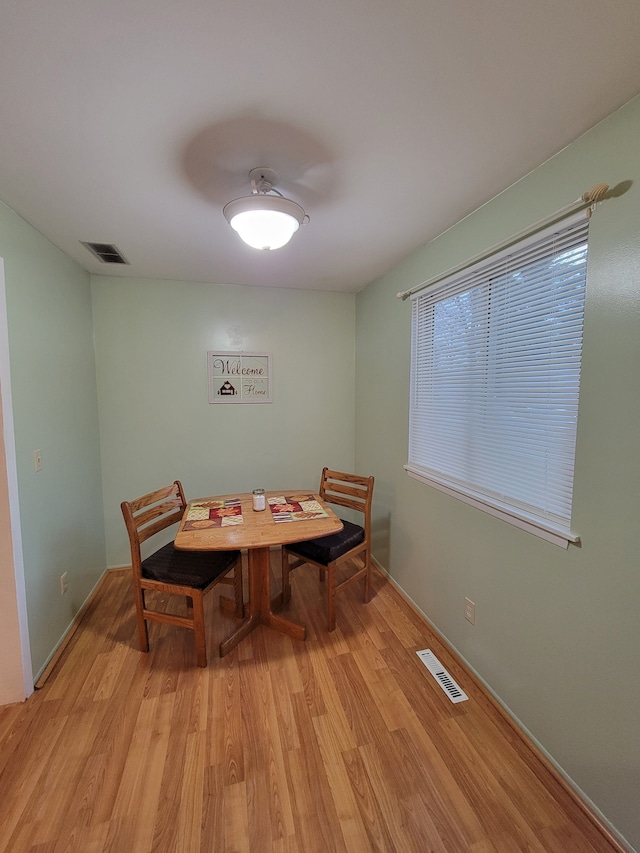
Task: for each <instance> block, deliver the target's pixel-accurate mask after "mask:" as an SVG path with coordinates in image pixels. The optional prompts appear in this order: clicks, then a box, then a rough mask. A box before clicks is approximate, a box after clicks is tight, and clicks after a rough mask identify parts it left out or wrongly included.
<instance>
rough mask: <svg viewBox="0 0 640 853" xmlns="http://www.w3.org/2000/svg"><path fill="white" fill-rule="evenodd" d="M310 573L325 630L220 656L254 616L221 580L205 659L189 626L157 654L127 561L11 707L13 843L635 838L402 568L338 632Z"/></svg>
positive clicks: (573, 843) (277, 846)
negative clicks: (437, 668) (439, 674)
mask: <svg viewBox="0 0 640 853" xmlns="http://www.w3.org/2000/svg"><path fill="white" fill-rule="evenodd" d="M278 561H279V554H278V553H277V552H274V553H273V555H272V565H273V567H274V574H276V575H277V569H276V568H275V567H276V566H277V564H278ZM276 583H277V581H274V585H275V584H276ZM291 583H292V600H291V603H290V605H289V606H288V608H287V611H288V613H289V614H290V615H291V617H292V618H296V619H298V620H300V621H301V622H303V623H304V624H306V626H307V632H308V639H307V641H306V642H298V641H295V640H291V639H289V638H288V637H286V636H283V635H281V634H278V633H276V632H274V631H271V630H269V629H266V628H262V627H260V628H258V629H257V630H256V631H254V632H253V633H252V634H251V635H250V636H249V637H248V638H247V639H245V640H244V641H243V642H242V643H241V644H240V645H239V646H238V648H237V649H235V650H234V651H233V652H232V653H231V654H230V655H228V656H227V657H226V658H224V659H220V658H219V657H218V654H217V644H218V643H219V641H220V640H221V639H222V638H223V637H224V636H226V635H227V634H228V633H230V631H231V630H232V628H233V625H234V624H235V620H234V619H233V617H231V616H229V615H227V614H223V613H221V612H219V609H218V600H217V594H215V593H214V595H210V596H209V601H208V604H207V608H208V609H207V611H206V612H207V620H208V622H207V625H208V628H210V630H209V636H208V656H209V665H208V667H207V668H206V669H199V668H198V667H196V666H195V652H194V645H193V636H192V635H191V633H189V632H186V631H184V630H181V629H180V628H175V627H172V626H168V625H160V624H152V625H150V641H151V652H150V654H148V655H144V654H142V653H141V652H140V651H138V648H137V640H136V626H135V618H134V612H133V601H132V593H131V587H130V580H129V574H128V573H117V572H111V573H109V574H108V576H107V578H106V579H105V581H104V582H103V584H102V585H101V587H100V589H99V592H98V594H97V595H96V596H95V597H94V600H93V601H92V603H91V605H90V606H89V608H88V609H87V613H86V615H85V617H84V619H83V621H82V624H81V626H80V628H79V629H78V631H77V632H76V633H75V635H74V637H73V638H72V640H71V642H70V643H69V645H68V647H67V648H66V649H65V651H64V653H63V654H62V656H61V657H60V660H59V661H58V662H57V664H56V666H55V668H54V670H53V672H52V674H51V675H50V677H49V678H48V680H47V681H46V683H45V685H44V687H43V688H42V689H41V690H39V691H37V692H36V693H35V694H34V695H33V696H32V697H30V698H29V699H28V700H27V702H25V703H23V704H21V705H13V706H9V707H7V708H3V709H0V851H2V853H5V851H6V853H76V851H77V853H103V851H114V853H146V851H160V853H196V852H197V853H199V851H212V853H232V851H233V853H242V851H249V853H302V851H304V853H316V851H317V853H330V851H335V853H368V851H384V853H387V851H389V852H391V851H394V852H395V853H414V851H415V853H429V851H431V853H518V851H529V853H542V851H545V853H612V851H615V850H618V851H619V850H620V847H619V846H618V845H616V844H615V843H613V842H611V841H610V840H608V839H607V837H606V834H605V833H604V832H601V831H599V829H598V828H597V826H596V825H595V824H594V823H593V822H592V821H590V820H589V819H588V818H587V817H586V816H585V814H584V813H583V811H582V810H581V809H580V808H579V807H578V806H577V805H576V803H575V802H574V801H573V800H572V798H571V797H569V796H568V794H567V793H566V791H565V790H564V789H563V786H562V785H560V784H559V783H558V781H557V780H556V779H555V778H554V777H553V775H552V774H551V773H549V772H548V770H547V769H546V767H545V765H544V764H542V763H541V762H540V761H538V760H537V758H536V756H535V754H534V753H533V752H532V751H531V750H530V749H529V747H528V746H527V744H526V743H525V742H524V741H523V740H522V739H521V738H520V737H518V736H517V735H516V733H515V732H514V730H513V729H512V728H511V727H510V726H509V725H507V724H506V723H505V721H504V719H503V718H502V716H501V714H500V713H498V711H497V710H496V709H495V708H494V706H493V705H492V703H491V702H490V701H489V700H488V698H487V697H486V696H485V695H484V694H483V692H482V691H481V690H479V689H478V688H477V687H476V686H475V684H474V683H473V681H472V680H471V679H470V677H469V676H468V675H467V674H466V673H465V671H464V670H463V669H462V668H461V667H460V666H459V665H458V664H457V662H456V661H455V660H454V659H453V658H452V657H451V655H450V654H449V653H448V651H447V649H446V648H445V647H444V646H443V645H442V644H441V642H440V641H439V640H438V638H437V636H435V635H434V634H433V633H432V632H431V630H430V629H429V627H428V626H427V625H426V624H425V623H424V621H423V620H422V619H421V618H420V617H419V616H418V615H417V614H416V613H415V612H414V611H413V610H412V609H411V608H410V607H409V606H408V605H407V604H406V603H405V602H404V601H403V599H402V598H401V597H400V595H399V594H398V592H397V591H396V590H395V589H394V588H393V587H392V585H391V584H389V583H388V582H387V581H386V579H385V578H384V577H383V576H382V575H380V574H375V575H374V597H373V599H372V601H371V602H370V603H369V604H368V605H364V604H362V602H361V594H362V591H361V589H360V586H359V585H358V586H354V587H351V588H349V589H348V590H346V591H345V592H344V593H343V594H342V596H341V597H340V598H339V600H338V617H337V628H336V630H335V632H334V633H332V634H328V633H327V631H326V628H325V615H324V608H323V599H322V596H321V587H320V585H319V584H318V578H317V574H316V573H315V572H314V571H313V570H311V569H309V567H304V568H301V569H297V570H296V571H295V572H294V573H292V575H291ZM223 594H226V590H223ZM425 648H430V649H432V650H433V651H434V653H435V654H436V655H437V656H438V658H439V659H440V661H441V663H442V664H443V665H444V666H445V667H446V668H447V669H448V670H449V672H450V673H451V675H452V676H453V677H454V678H455V679H456V680H457V681H458V683H459V684H460V686H461V687H462V689H463V690H464V691H465V692H466V693H467V695H468V696H469V701H468V702H464V703H460V704H457V705H454V704H452V703H451V702H450V701H449V699H448V698H447V696H445V694H444V692H443V691H442V690H441V689H440V687H439V686H438V685H437V684H436V682H435V681H434V680H433V678H432V676H431V675H430V674H429V673H428V672H427V670H426V669H425V668H424V666H423V665H422V663H421V662H420V661H419V659H418V657H417V655H416V654H415V652H416V651H417V650H419V649H425Z"/></svg>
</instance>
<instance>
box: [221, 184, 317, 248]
mask: <svg viewBox="0 0 640 853" xmlns="http://www.w3.org/2000/svg"><path fill="white" fill-rule="evenodd" d="M249 179H250V181H251V195H245V196H241V197H240V198H234V199H233V201H230V202H229V203H228V204H226V205H225V206H224V208H223V210H222V212H223V213H224V215H225V217H226V219H227V221H228V223H229V225H230V226H231V227H232V228H233V229H234V230H235V231H237V232H238V234H239V235H240V237H241V238H242V239H243V240H244V242H245V243H246V244H247V245H248V246H252V247H253V248H254V249H279V248H280V247H281V246H284V245H285V244H286V243H288V242H289V240H290V239H291V238H292V237H293V235H294V234H295V232H296V231H297V230H298V228H299V227H300V226H301V225H302V223H303V222H308V221H309V217H308V216H307V214H306V213H305V212H304V210H303V209H302V208H301V207H300V205H299V204H296V202H295V201H291V199H289V198H285V197H284V196H283V195H282V193H279V192H278V190H274V189H273V187H274V186H275V184H277V183H278V181H279V180H280V175H279V174H278V173H277V172H275V171H274V170H273V169H252V170H251V171H250V172H249Z"/></svg>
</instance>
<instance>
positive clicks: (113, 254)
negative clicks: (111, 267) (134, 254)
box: [80, 240, 129, 264]
mask: <svg viewBox="0 0 640 853" xmlns="http://www.w3.org/2000/svg"><path fill="white" fill-rule="evenodd" d="M80 242H81V243H82V245H83V246H86V247H87V249H88V250H89V251H90V252H91V253H92V254H94V255H95V256H96V258H98V260H99V261H102V263H103V264H128V263H129V261H128V260H127V259H126V258H125V256H124V255H123V254H122V252H121V251H120V249H119V248H118V247H117V246H114V245H113V243H86V242H85V241H84V240H81V241H80Z"/></svg>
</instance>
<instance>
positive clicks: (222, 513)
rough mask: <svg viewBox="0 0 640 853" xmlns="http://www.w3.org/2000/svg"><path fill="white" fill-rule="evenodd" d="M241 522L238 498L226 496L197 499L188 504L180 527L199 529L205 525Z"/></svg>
mask: <svg viewBox="0 0 640 853" xmlns="http://www.w3.org/2000/svg"><path fill="white" fill-rule="evenodd" d="M242 522H243V518H242V503H241V501H240V498H226V499H225V500H223V501H199V502H197V503H192V504H190V506H189V509H188V510H187V518H186V520H185V523H184V527H183V528H182V529H183V530H200V529H202V528H205V527H227V526H228V525H230V524H242Z"/></svg>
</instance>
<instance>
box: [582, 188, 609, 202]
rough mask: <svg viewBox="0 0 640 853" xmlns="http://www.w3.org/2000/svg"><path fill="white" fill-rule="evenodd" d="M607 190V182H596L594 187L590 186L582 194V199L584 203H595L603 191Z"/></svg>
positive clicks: (603, 193) (602, 194)
mask: <svg viewBox="0 0 640 853" xmlns="http://www.w3.org/2000/svg"><path fill="white" fill-rule="evenodd" d="M608 191H609V184H596V185H595V187H591V189H590V190H588V191H587V192H586V193H585V194H584V195H583V196H582V201H584V202H585V204H595V203H596V202H598V201H601V199H602V198H603V196H604V195H605V193H607V192H608Z"/></svg>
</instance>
